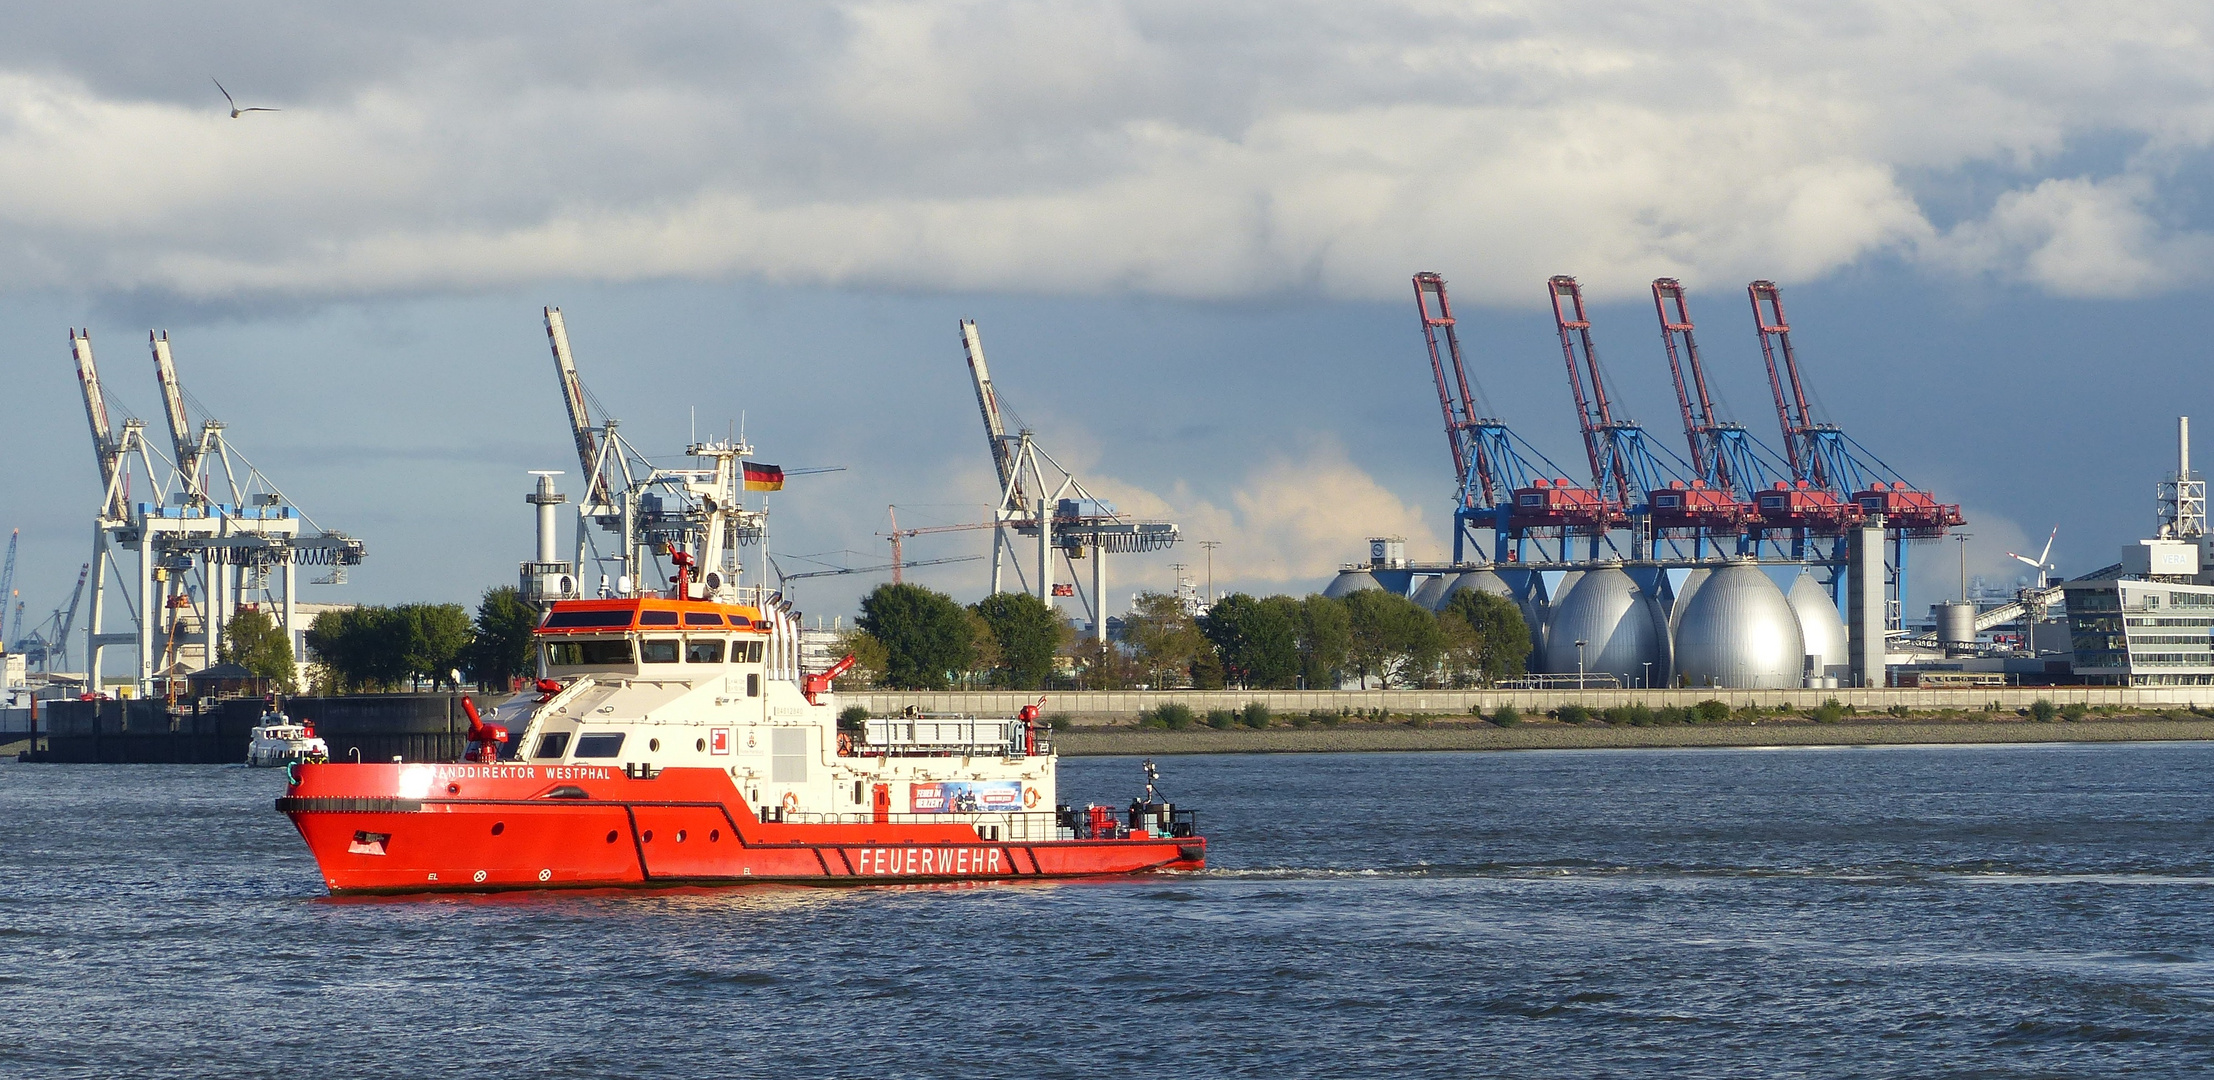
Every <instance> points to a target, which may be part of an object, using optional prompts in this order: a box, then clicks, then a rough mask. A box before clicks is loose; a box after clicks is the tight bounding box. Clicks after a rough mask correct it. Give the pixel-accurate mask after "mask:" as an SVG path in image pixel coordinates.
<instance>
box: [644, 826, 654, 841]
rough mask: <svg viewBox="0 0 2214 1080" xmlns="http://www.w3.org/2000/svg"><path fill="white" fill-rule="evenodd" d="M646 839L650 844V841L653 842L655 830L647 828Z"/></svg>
mask: <svg viewBox="0 0 2214 1080" xmlns="http://www.w3.org/2000/svg"><path fill="white" fill-rule="evenodd" d="M645 841H646V842H647V843H649V844H650V843H653V830H652V829H647V830H646V835H645Z"/></svg>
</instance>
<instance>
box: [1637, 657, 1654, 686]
mask: <svg viewBox="0 0 2214 1080" xmlns="http://www.w3.org/2000/svg"><path fill="white" fill-rule="evenodd" d="M1638 685H1640V686H1643V687H1644V688H1645V689H1647V690H1651V689H1652V688H1653V662H1652V661H1651V660H1647V661H1646V662H1645V677H1644V679H1643V680H1642V681H1641V682H1640V683H1639V684H1638Z"/></svg>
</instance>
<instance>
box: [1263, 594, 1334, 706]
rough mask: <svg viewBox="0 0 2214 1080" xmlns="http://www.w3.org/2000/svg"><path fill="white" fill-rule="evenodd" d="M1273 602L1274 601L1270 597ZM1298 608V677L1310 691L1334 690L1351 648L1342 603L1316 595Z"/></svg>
mask: <svg viewBox="0 0 2214 1080" xmlns="http://www.w3.org/2000/svg"><path fill="white" fill-rule="evenodd" d="M1272 599H1273V598H1272ZM1295 603H1297V604H1298V606H1299V678H1300V681H1301V683H1302V684H1303V685H1305V686H1306V688H1307V689H1309V690H1335V689H1337V687H1338V681H1339V679H1340V677H1341V676H1342V675H1343V673H1344V671H1345V665H1346V657H1347V655H1348V653H1349V651H1350V650H1351V648H1352V645H1353V624H1352V618H1351V616H1350V615H1349V614H1348V613H1347V611H1346V608H1345V603H1344V602H1343V601H1340V600H1333V599H1331V598H1330V597H1327V596H1324V595H1322V594H1321V593H1315V594H1313V595H1311V596H1309V597H1307V598H1306V599H1305V600H1299V601H1295Z"/></svg>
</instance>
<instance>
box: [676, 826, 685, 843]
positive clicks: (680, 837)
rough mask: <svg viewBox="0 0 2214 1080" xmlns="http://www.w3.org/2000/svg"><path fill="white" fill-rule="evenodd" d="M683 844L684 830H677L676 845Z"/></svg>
mask: <svg viewBox="0 0 2214 1080" xmlns="http://www.w3.org/2000/svg"><path fill="white" fill-rule="evenodd" d="M683 842H684V830H683V829H678V830H677V843H679V844H681V843H683Z"/></svg>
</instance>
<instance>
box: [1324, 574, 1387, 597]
mask: <svg viewBox="0 0 2214 1080" xmlns="http://www.w3.org/2000/svg"><path fill="white" fill-rule="evenodd" d="M1383 587H1384V586H1383V584H1382V583H1381V582H1378V581H1377V580H1376V578H1375V576H1374V575H1372V574H1370V573H1369V572H1368V571H1366V570H1340V571H1338V576H1337V577H1335V578H1333V579H1331V581H1330V584H1329V585H1328V586H1326V587H1325V588H1324V589H1323V590H1322V595H1324V596H1327V597H1329V598H1331V599H1333V600H1335V599H1338V598H1339V597H1343V596H1350V595H1352V594H1353V593H1357V592H1359V591H1361V590H1362V589H1381V588H1383Z"/></svg>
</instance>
